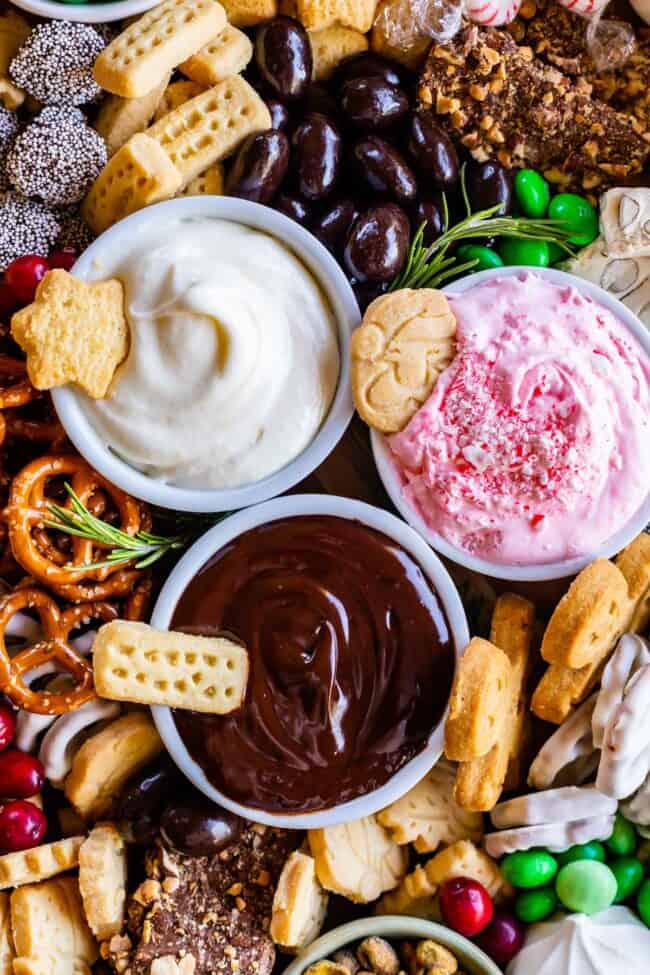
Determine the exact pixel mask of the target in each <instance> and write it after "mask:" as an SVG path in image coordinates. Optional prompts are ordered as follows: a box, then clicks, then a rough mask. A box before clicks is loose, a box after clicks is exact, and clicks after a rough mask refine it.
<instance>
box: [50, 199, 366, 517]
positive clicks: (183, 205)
mask: <svg viewBox="0 0 650 975" xmlns="http://www.w3.org/2000/svg"><path fill="white" fill-rule="evenodd" d="M192 217H194V218H198V217H214V218H220V219H223V220H231V221H233V222H234V223H239V224H243V225H245V226H247V227H253V228H254V229H256V230H261V231H264V232H266V233H268V234H270V235H271V236H273V237H276V238H277V239H278V240H280V241H281V242H282V243H284V244H286V246H287V247H289V248H290V249H291V250H292V251H293V252H294V253H295V254H296V256H297V257H298V258H299V260H300V261H302V263H303V264H304V265H305V266H306V267H307V268H309V270H310V271H311V272H312V274H313V275H314V277H315V278H316V280H317V281H318V282H319V284H320V286H321V287H322V289H323V291H324V293H325V295H326V296H327V298H328V299H329V302H330V305H331V307H332V310H333V312H334V316H335V318H336V323H337V327H338V341H339V357H340V363H341V365H340V370H339V379H338V385H337V388H336V393H335V396H334V399H333V401H332V404H331V406H330V409H329V412H328V414H327V416H326V417H325V420H324V421H323V423H322V424H321V426H320V429H319V430H318V431H317V433H316V435H315V436H314V438H313V440H312V441H311V443H310V444H309V445H308V446H307V447H306V448H305V449H304V450H303V451H302V453H300V454H299V455H298V456H297V457H295V458H294V459H293V460H292V461H290V462H289V463H288V464H286V465H285V466H284V467H282V468H281V469H280V470H278V471H275V472H274V473H273V474H270V475H269V476H268V477H265V478H262V479H261V480H259V481H254V482H252V483H250V484H243V485H242V486H241V487H236V488H229V489H223V488H207V489H205V490H200V489H197V488H183V487H175V486H174V485H171V484H165V483H164V482H162V481H159V480H156V479H154V478H152V477H150V476H149V475H147V474H144V473H142V471H139V470H137V469H136V468H135V467H132V466H131V465H130V464H127V463H126V462H125V461H123V460H122V459H120V458H119V457H117V456H116V455H115V454H114V453H113V452H112V451H111V450H110V449H109V448H108V447H107V445H106V443H105V442H104V441H103V439H102V438H101V437H100V436H99V434H98V432H97V431H96V430H95V428H94V427H93V426H92V423H91V422H90V420H89V419H88V417H87V416H86V414H85V413H84V410H83V407H82V397H81V395H80V394H79V392H78V390H77V389H76V387H74V386H71V385H69V386H62V387H60V388H59V389H55V390H54V391H53V393H52V398H53V400H54V406H55V407H56V411H57V413H58V415H59V419H60V420H61V423H62V424H63V426H64V428H65V431H66V433H67V435H68V437H69V438H70V440H71V441H72V443H73V444H74V445H75V447H76V448H77V450H78V451H79V453H80V454H81V455H82V456H83V457H85V459H86V460H87V461H88V463H89V464H90V465H91V466H92V467H94V468H95V469H96V470H98V471H99V472H100V474H103V475H104V477H107V478H108V480H109V481H111V482H112V483H113V484H117V486H118V487H120V488H122V489H123V490H124V491H128V493H129V494H132V495H134V496H135V497H136V498H141V499H142V500H143V501H149V502H150V503H151V504H156V505H159V506H160V507H162V508H172V509H174V510H176V511H195V512H206V511H207V512H210V511H235V510H237V509H239V508H244V507H247V506H248V505H251V504H258V503H259V502H260V501H266V500H267V498H273V497H275V496H276V495H278V494H283V493H284V492H285V491H288V490H289V488H292V487H293V486H294V485H295V484H298V482H299V481H302V480H303V478H305V477H307V476H308V475H309V474H311V473H312V471H314V470H315V469H316V468H317V467H318V466H319V464H321V463H322V462H323V461H324V460H325V458H326V457H327V456H328V455H329V454H330V453H331V452H332V450H334V448H335V447H336V445H337V443H338V442H339V440H340V439H341V437H342V436H343V434H344V433H345V431H346V429H347V427H348V424H349V422H350V420H351V419H352V414H353V412H354V407H353V403H352V394H351V390H350V366H349V358H350V356H349V349H348V346H349V340H350V333H351V332H352V330H353V329H354V328H355V326H356V325H357V324H358V322H359V318H360V315H359V307H358V305H357V302H356V298H355V297H354V292H353V291H352V288H351V287H350V284H349V283H348V280H347V278H346V277H345V275H344V273H343V271H342V270H341V268H340V267H339V265H338V264H337V263H336V261H335V260H334V258H333V257H332V255H331V254H330V253H329V251H328V250H327V249H326V248H325V247H323V245H322V244H321V243H320V241H318V240H317V239H316V238H315V237H314V236H313V234H310V233H309V231H307V230H305V229H304V228H303V227H301V226H300V225H299V224H297V223H295V222H294V221H293V220H290V219H289V218H288V217H285V216H284V214H282V213H278V211H277V210H271V209H270V208H269V207H266V206H261V205H260V204H259V203H250V202H249V201H247V200H239V199H236V198H230V197H225V196H203V197H199V196H196V197H187V198H184V199H177V200H169V201H168V202H166V203H159V204H157V205H156V206H152V207H147V208H146V209H145V210H140V211H139V212H138V213H134V214H133V215H132V216H130V217H127V218H126V220H122V221H120V223H118V224H116V225H115V226H114V227H111V228H110V230H107V231H106V232H105V233H103V234H102V235H101V237H98V239H97V240H96V241H94V243H92V244H91V245H90V247H89V248H88V249H87V250H85V251H84V253H83V254H82V255H81V257H80V258H79V260H78V261H77V263H76V264H75V265H74V267H73V269H72V271H73V274H75V275H76V276H77V277H79V278H82V279H87V278H89V277H91V276H94V275H91V271H92V268H93V265H94V263H95V262H96V261H101V257H102V253H103V252H104V251H105V249H106V248H108V247H112V246H113V245H114V244H115V241H116V240H117V241H119V240H120V239H125V240H127V239H129V238H131V237H132V236H134V235H135V234H137V233H138V232H139V231H140V230H141V229H142V228H145V227H146V228H149V227H150V226H151V223H152V222H154V223H157V224H159V226H160V234H161V237H162V236H164V233H165V225H166V224H167V223H168V222H169V221H172V220H178V219H183V218H192Z"/></svg>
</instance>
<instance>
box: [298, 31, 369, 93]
mask: <svg viewBox="0 0 650 975" xmlns="http://www.w3.org/2000/svg"><path fill="white" fill-rule="evenodd" d="M309 40H310V42H311V51H312V56H313V61H314V67H313V72H312V76H313V79H314V81H329V79H330V78H331V77H332V74H333V72H334V69H335V68H337V67H338V65H339V64H340V63H341V61H344V60H345V59H346V58H349V57H352V55H353V54H361V52H362V51H367V50H368V38H367V37H366V36H365V34H362V33H360V31H358V30H353V29H352V28H351V27H325V28H324V29H323V30H312V31H309Z"/></svg>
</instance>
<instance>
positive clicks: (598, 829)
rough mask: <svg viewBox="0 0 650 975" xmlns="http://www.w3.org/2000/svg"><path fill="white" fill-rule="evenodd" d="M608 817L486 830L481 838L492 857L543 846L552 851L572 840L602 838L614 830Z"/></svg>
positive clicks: (558, 850) (611, 817)
mask: <svg viewBox="0 0 650 975" xmlns="http://www.w3.org/2000/svg"><path fill="white" fill-rule="evenodd" d="M614 819H615V817H614V816H613V815H612V816H591V817H589V818H588V819H579V820H577V821H576V822H573V823H546V824H545V825H543V826H522V827H521V828H519V829H504V830H501V832H499V833H488V834H487V835H486V836H485V837H484V843H485V849H486V852H487V853H488V854H489V855H490V856H491V857H494V858H495V859H498V858H499V857H502V856H505V855H506V854H507V853H515V852H516V851H517V850H530V849H532V848H533V847H537V846H543V847H546V849H548V850H550V851H551V852H552V853H559V852H560V851H561V850H568V848H569V847H570V846H574V845H575V844H576V843H589V842H590V841H591V840H606V839H608V838H609V837H610V836H611V835H612V831H613V829H614Z"/></svg>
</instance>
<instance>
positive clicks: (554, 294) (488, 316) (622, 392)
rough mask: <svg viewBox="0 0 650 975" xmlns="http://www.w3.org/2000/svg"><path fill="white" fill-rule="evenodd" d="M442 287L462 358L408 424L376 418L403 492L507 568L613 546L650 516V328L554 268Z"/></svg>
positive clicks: (399, 500)
mask: <svg viewBox="0 0 650 975" xmlns="http://www.w3.org/2000/svg"><path fill="white" fill-rule="evenodd" d="M444 290H445V293H446V294H447V295H448V297H449V301H450V304H451V307H452V310H453V311H454V314H455V315H456V319H457V335H456V339H457V351H456V356H455V358H454V360H453V361H452V363H451V365H450V366H449V367H448V368H447V369H446V370H445V371H444V372H443V373H442V375H441V376H440V378H439V380H438V382H437V384H436V387H435V389H434V390H433V393H432V394H431V396H430V397H429V399H428V400H427V402H426V403H425V404H424V405H423V406H422V407H421V408H420V409H419V410H418V412H417V413H416V415H415V416H414V417H413V418H412V420H411V421H410V422H409V424H408V425H407V426H406V427H405V429H404V430H402V431H401V432H400V433H398V434H393V435H392V436H389V437H384V436H383V435H381V434H379V433H377V432H376V431H373V432H372V447H373V453H374V457H375V461H376V464H377V468H378V471H379V474H380V477H381V479H382V481H383V483H384V486H385V487H386V490H387V491H388V494H389V495H390V498H391V500H392V501H393V503H394V505H395V506H396V508H397V509H398V510H399V512H400V513H401V514H402V516H403V517H404V518H405V519H406V521H407V522H408V523H409V524H410V525H411V526H412V527H413V528H415V529H416V530H417V531H418V532H420V534H421V535H422V536H423V537H424V538H425V539H426V541H427V542H429V544H430V545H431V546H432V548H434V549H435V550H436V551H437V552H440V553H441V554H442V555H444V556H446V557H447V558H449V559H451V560H452V561H454V562H457V563H459V564H460V565H463V566H465V567H466V568H469V569H472V570H474V571H477V572H480V573H483V574H486V575H489V576H492V577H493V578H497V579H508V580H511V581H527V582H533V581H542V580H548V579H559V578H563V577H565V576H569V575H572V574H574V573H576V572H579V571H580V569H582V568H584V566H585V565H587V564H588V563H589V562H590V561H592V560H593V559H594V558H597V557H600V556H604V557H609V556H611V555H614V554H615V553H616V552H618V551H620V550H621V549H622V548H624V547H625V545H627V544H628V543H629V542H630V541H631V540H632V539H633V538H634V537H635V536H636V535H637V534H638V533H639V532H641V531H642V530H643V529H644V527H645V526H646V525H647V524H648V522H649V521H650V333H649V332H648V331H647V330H646V329H645V328H644V326H643V325H642V324H641V322H639V320H638V319H637V318H636V316H635V315H634V314H632V312H631V311H629V309H628V308H626V307H625V305H623V304H622V303H621V302H620V301H618V300H617V299H616V298H613V297H612V296H611V295H610V294H608V293H606V292H605V291H603V290H602V289H601V288H599V287H597V286H596V285H594V284H591V283H590V282H587V281H584V280H582V279H580V278H576V277H574V276H573V275H570V274H566V273H565V272H563V271H557V270H554V269H541V268H535V269H534V270H533V269H531V268H522V267H505V268H498V269H494V270H489V271H482V272H480V273H478V274H474V275H471V276H468V277H466V278H463V279H461V280H459V281H457V282H455V283H454V284H452V285H450V286H449V287H447V288H445V289H444Z"/></svg>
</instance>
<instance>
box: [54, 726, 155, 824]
mask: <svg viewBox="0 0 650 975" xmlns="http://www.w3.org/2000/svg"><path fill="white" fill-rule="evenodd" d="M162 750H163V744H162V741H161V740H160V736H159V734H158V732H157V731H156V727H155V725H154V723H153V721H152V720H151V718H150V717H149V715H148V714H146V713H145V712H144V711H134V712H132V713H131V714H125V715H124V716H123V717H121V718H118V719H117V721H113V722H111V724H109V725H107V726H106V727H105V728H102V730H101V731H98V732H97V733H96V734H94V735H92V736H91V737H90V738H88V739H87V741H85V742H84V743H83V745H82V746H81V748H80V749H79V751H78V752H77V754H76V755H75V757H74V759H73V762H72V769H71V771H70V774H69V776H68V777H67V779H66V780H65V789H64V791H65V795H66V798H67V799H68V801H69V802H70V803H71V804H72V805H73V806H74V807H75V809H76V810H77V812H78V813H79V815H80V816H83V818H84V819H87V820H88V819H89V820H97V819H100V818H101V817H102V816H106V815H107V814H108V813H109V811H110V809H111V807H112V806H113V804H114V802H115V800H116V799H117V798H118V796H119V795H120V793H121V791H122V789H123V787H124V785H125V784H126V782H127V781H128V780H129V779H130V778H131V776H132V775H135V773H136V772H139V771H140V769H141V768H144V767H145V765H148V764H149V762H151V761H153V759H154V758H156V756H157V755H159V754H160V752H161V751H162Z"/></svg>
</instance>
